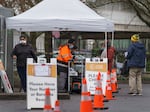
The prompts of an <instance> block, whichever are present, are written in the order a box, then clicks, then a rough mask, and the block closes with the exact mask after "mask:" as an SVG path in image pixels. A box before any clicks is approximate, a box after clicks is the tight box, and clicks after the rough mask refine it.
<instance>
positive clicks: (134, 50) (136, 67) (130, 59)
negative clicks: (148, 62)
mask: <svg viewBox="0 0 150 112" xmlns="http://www.w3.org/2000/svg"><path fill="white" fill-rule="evenodd" d="M139 39H140V36H139V35H138V34H134V35H133V36H131V42H132V43H131V45H130V46H129V48H128V50H127V54H126V58H127V66H128V67H129V90H130V92H129V94H132V95H133V96H135V95H140V96H141V95H142V78H141V75H142V72H143V68H144V67H145V58H146V49H145V46H144V44H143V43H141V42H140V41H139Z"/></svg>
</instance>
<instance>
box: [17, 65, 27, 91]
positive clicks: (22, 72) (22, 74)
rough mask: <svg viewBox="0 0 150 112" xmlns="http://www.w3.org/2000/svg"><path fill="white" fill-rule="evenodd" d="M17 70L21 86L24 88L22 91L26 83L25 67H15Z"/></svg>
mask: <svg viewBox="0 0 150 112" xmlns="http://www.w3.org/2000/svg"><path fill="white" fill-rule="evenodd" d="M17 71H18V74H19V77H20V80H21V86H22V88H23V90H24V92H26V87H27V86H26V85H27V82H26V77H27V76H26V67H17Z"/></svg>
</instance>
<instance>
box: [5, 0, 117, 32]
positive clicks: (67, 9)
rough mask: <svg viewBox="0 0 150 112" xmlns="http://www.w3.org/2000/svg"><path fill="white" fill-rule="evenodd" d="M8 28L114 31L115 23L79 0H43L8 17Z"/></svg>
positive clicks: (24, 29)
mask: <svg viewBox="0 0 150 112" xmlns="http://www.w3.org/2000/svg"><path fill="white" fill-rule="evenodd" d="M6 26H7V29H16V30H18V31H89V32H112V31H113V30H114V24H113V23H112V22H111V21H109V20H107V19H106V18H104V17H101V16H99V15H98V14H96V13H95V12H94V11H93V10H91V9H90V8H89V7H87V6H86V5H85V4H83V3H82V2H81V1H79V0H43V1H42V2H40V3H39V4H37V5H36V6H34V7H33V8H31V9H29V10H27V11H26V12H24V13H22V14H19V15H17V16H14V17H9V18H7V19H6Z"/></svg>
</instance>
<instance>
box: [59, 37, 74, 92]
mask: <svg viewBox="0 0 150 112" xmlns="http://www.w3.org/2000/svg"><path fill="white" fill-rule="evenodd" d="M74 45H75V40H74V39H69V40H68V42H67V44H65V45H63V46H60V47H59V53H58V56H57V75H58V92H67V91H68V62H69V61H70V60H72V59H73V55H72V49H73V48H74Z"/></svg>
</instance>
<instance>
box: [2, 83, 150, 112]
mask: <svg viewBox="0 0 150 112" xmlns="http://www.w3.org/2000/svg"><path fill="white" fill-rule="evenodd" d="M119 87H120V88H121V89H120V90H119V93H115V94H114V95H115V98H116V100H112V101H109V102H105V106H107V107H109V109H108V110H103V111H102V110H95V111H93V112H150V89H149V88H150V84H144V85H143V96H131V95H128V94H127V93H128V85H127V84H120V85H119ZM80 98H81V96H80V95H79V94H72V95H71V97H70V100H60V106H61V112H79V110H80ZM0 112H27V110H26V100H11V101H9V100H0ZM29 112H43V110H42V109H41V110H39V109H38V110H37V109H34V110H30V111H29Z"/></svg>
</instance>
